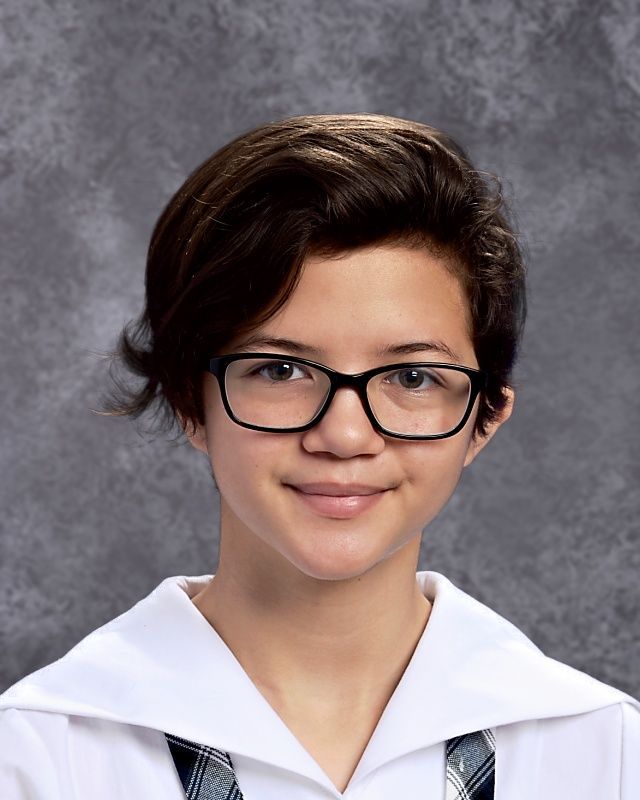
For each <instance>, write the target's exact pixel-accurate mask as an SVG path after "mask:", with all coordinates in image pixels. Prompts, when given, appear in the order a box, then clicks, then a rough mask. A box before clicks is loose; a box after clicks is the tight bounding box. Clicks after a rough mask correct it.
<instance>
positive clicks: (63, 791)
mask: <svg viewBox="0 0 640 800" xmlns="http://www.w3.org/2000/svg"><path fill="white" fill-rule="evenodd" d="M171 767H172V763H171V761H170V759H169V758H168V745H167V742H166V739H165V736H164V733H162V732H161V731H157V730H153V729H150V728H144V727H141V726H137V725H128V724H123V723H119V722H114V721H111V720H105V719H98V718H95V717H83V716H78V715H70V714H62V713H57V712H51V711H40V710H35V709H24V708H5V709H0V797H1V798H2V800H72V798H78V800H80V798H85V797H92V800H107V798H110V799H111V798H113V797H119V796H121V795H120V792H121V790H122V787H123V786H127V787H128V788H131V791H132V794H131V796H136V795H138V796H141V797H144V796H153V797H156V798H157V800H161V799H162V798H165V797H167V796H168V797H170V796H172V795H171V794H170V791H171V789H173V788H174V784H175V781H176V776H175V774H174V773H175V770H173V769H172V768H171ZM96 776H99V780H98V779H97V777H96ZM149 789H152V791H151V793H150V794H149V793H148V790H149ZM174 796H175V795H174Z"/></svg>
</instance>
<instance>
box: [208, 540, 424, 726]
mask: <svg viewBox="0 0 640 800" xmlns="http://www.w3.org/2000/svg"><path fill="white" fill-rule="evenodd" d="M234 533H235V532H234ZM253 538H254V542H253V543H252V546H253V548H254V549H253V550H247V548H246V547H244V548H243V552H244V554H245V555H244V557H243V556H242V554H241V553H240V552H234V551H236V550H237V549H238V547H240V546H241V545H240V544H239V540H238V537H236V536H235V535H234V536H230V537H228V539H227V538H226V537H225V536H224V535H223V536H222V537H221V547H220V559H219V566H218V570H217V572H216V575H215V578H214V579H213V580H212V581H211V582H210V583H209V584H208V585H207V586H206V587H205V589H203V590H202V591H201V592H199V593H198V595H196V596H195V597H194V598H193V603H194V604H195V605H196V606H197V608H198V609H199V610H200V612H201V613H202V614H203V615H204V616H205V617H206V619H207V620H208V621H209V622H210V624H211V625H212V626H213V627H214V628H215V630H216V631H217V633H218V634H219V635H220V636H221V638H222V639H223V640H224V641H225V643H226V644H227V646H228V647H229V649H230V650H231V651H232V652H233V654H234V655H235V657H236V658H237V660H238V661H239V662H240V664H241V665H242V667H243V669H244V670H245V672H247V674H248V675H249V677H250V678H251V679H252V681H253V682H254V683H255V685H256V686H257V687H258V689H259V690H260V691H261V692H262V693H263V694H264V695H265V696H266V697H267V698H268V699H270V700H272V701H274V702H275V703H276V704H277V703H283V704H285V703H286V704H287V705H289V706H291V707H292V708H294V707H295V708H304V707H307V708H308V707H309V706H310V704H313V698H316V704H318V703H320V704H322V705H323V706H325V707H329V706H333V707H335V708H344V707H345V704H346V706H348V707H349V708H350V709H352V710H353V712H354V713H358V710H362V711H364V709H366V708H371V706H372V700H373V703H374V704H375V705H377V706H379V707H380V711H381V710H382V709H384V707H385V705H386V703H387V701H388V700H389V698H390V696H391V694H393V691H394V690H395V687H396V686H397V684H398V682H399V680H400V678H401V677H402V674H403V672H404V670H405V669H406V666H407V664H408V663H409V660H410V659H411V656H412V654H413V651H414V649H415V647H416V644H417V643H418V640H419V639H420V636H421V635H422V632H423V631H424V628H425V626H426V624H427V620H428V617H429V613H430V611H431V604H430V603H429V601H428V600H427V599H426V598H425V597H424V596H423V595H422V593H421V592H420V588H419V586H418V584H417V581H416V577H415V571H416V565H417V558H418V550H419V544H420V536H419V535H417V536H416V538H415V539H414V540H411V541H410V542H409V543H408V544H407V545H405V546H404V547H403V548H401V549H400V550H398V551H396V552H395V553H393V554H392V555H391V556H389V557H388V558H386V559H385V560H383V561H381V562H379V563H378V564H376V565H375V566H374V567H372V568H371V569H370V570H368V571H367V572H366V573H364V574H362V575H358V576H357V577H355V578H350V579H346V580H320V579H316V578H312V577H309V576H308V575H305V574H304V573H302V572H301V571H300V570H298V569H297V568H295V567H294V566H293V565H292V564H291V563H290V562H288V561H286V559H284V558H282V556H280V555H279V554H274V551H273V550H270V549H269V548H266V547H265V548H262V547H261V543H258V542H256V541H255V539H256V537H253ZM247 552H252V553H253V554H254V555H255V557H253V558H247V557H246V553H247ZM275 575H277V576H278V577H277V579H275V578H274V576H275ZM374 698H375V700H374Z"/></svg>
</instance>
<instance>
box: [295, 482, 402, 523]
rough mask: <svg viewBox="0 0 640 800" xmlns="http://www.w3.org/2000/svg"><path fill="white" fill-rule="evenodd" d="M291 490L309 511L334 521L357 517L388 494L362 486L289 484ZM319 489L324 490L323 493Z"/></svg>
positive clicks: (384, 490) (374, 488) (382, 490)
mask: <svg viewBox="0 0 640 800" xmlns="http://www.w3.org/2000/svg"><path fill="white" fill-rule="evenodd" d="M289 488H290V489H291V490H292V492H293V494H294V496H295V497H296V498H297V499H298V500H299V501H300V502H301V503H302V505H303V506H304V508H306V509H307V510H308V511H312V512H313V513H314V514H317V515H320V516H322V517H330V518H333V519H351V518H352V517H357V516H358V515H359V514H362V513H364V512H365V511H368V510H369V509H370V508H372V507H373V506H374V505H376V504H377V503H379V502H380V501H381V500H382V498H383V497H385V496H386V492H387V490H386V489H378V488H377V487H375V486H363V485H362V484H340V485H338V484H335V483H333V484H326V483H324V484H318V483H315V484H300V485H298V486H292V485H290V484H289ZM311 488H313V489H314V491H311ZM318 489H322V493H320V492H318V491H317V490H318ZM344 492H349V494H343V493H344Z"/></svg>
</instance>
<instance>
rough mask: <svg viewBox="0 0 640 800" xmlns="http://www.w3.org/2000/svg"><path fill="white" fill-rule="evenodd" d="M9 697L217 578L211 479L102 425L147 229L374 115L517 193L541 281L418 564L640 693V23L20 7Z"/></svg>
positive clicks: (9, 41)
mask: <svg viewBox="0 0 640 800" xmlns="http://www.w3.org/2000/svg"><path fill="white" fill-rule="evenodd" d="M0 15H1V17H0V19H1V22H2V47H1V48H0V52H1V54H2V55H1V56H0V58H1V59H2V66H3V72H2V103H1V106H0V113H1V114H2V136H3V143H2V161H1V175H0V180H1V192H2V217H3V222H2V291H1V293H0V308H1V317H0V331H1V335H2V348H1V349H0V384H1V386H0V411H1V413H0V427H1V430H0V434H1V437H2V438H1V441H2V447H1V448H0V468H1V470H2V480H1V482H0V508H1V513H0V526H1V530H0V618H1V625H0V637H1V638H2V641H1V643H0V691H2V690H4V689H5V688H6V687H7V686H9V685H10V684H11V683H13V682H14V681H16V680H17V679H18V678H20V677H22V676H23V675H25V674H27V673H29V672H32V671H33V670H35V669H37V668H39V667H41V666H43V665H45V664H47V663H50V662H51V661H53V660H54V659H56V658H58V657H60V656H61V655H63V654H64V653H65V652H66V651H67V650H68V649H69V648H70V647H71V646H72V645H74V644H75V643H76V642H78V641H79V640H80V639H81V638H82V637H83V636H84V635H86V634H87V633H89V632H90V631H92V630H94V629H95V628H96V627H98V626H99V625H102V624H103V623H104V622H106V621H107V620H109V619H111V618H113V617H114V616H116V615H117V614H119V613H121V612H123V611H125V610H126V609H128V608H130V607H131V606H132V605H133V604H134V603H135V602H137V601H138V600H139V599H141V598H142V597H144V596H145V595H146V594H148V592H149V591H151V589H153V588H154V587H155V586H156V585H157V584H158V583H159V582H160V581H161V580H162V579H163V578H165V577H167V576H169V575H179V574H186V575H201V574H204V573H211V572H214V571H215V567H216V563H217V529H218V498H217V496H216V494H215V492H214V490H213V486H212V484H211V480H210V476H209V465H208V462H207V461H206V459H205V457H204V456H202V455H201V454H198V453H196V452H195V451H194V450H193V449H192V448H191V447H190V446H189V445H188V444H186V443H185V444H182V445H179V446H175V445H171V444H170V443H168V442H167V441H163V440H161V439H157V440H155V441H151V442H147V441H145V439H143V438H141V437H140V436H139V435H138V434H137V433H136V431H135V428H134V426H133V424H132V423H131V422H130V421H127V420H118V419H107V418H102V417H98V416H95V415H94V414H92V413H91V412H90V410H89V409H90V408H92V407H93V408H95V407H97V405H98V404H99V402H100V397H101V395H102V394H103V393H104V391H105V390H106V389H107V388H108V383H107V374H106V366H105V364H104V362H103V361H101V360H100V359H99V358H98V357H97V356H95V355H93V353H94V352H100V351H106V350H109V349H110V348H111V347H113V345H114V344H115V338H116V336H117V334H118V332H119V331H120V329H121V327H122V326H123V324H124V323H125V322H127V321H128V320H129V319H131V318H132V317H134V316H136V315H137V314H138V313H139V311H140V310H141V308H142V302H143V280H144V263H145V253H146V248H147V244H148V241H149V236H150V234H151V229H152V226H153V224H154V222H155V220H156V218H157V216H158V215H159V213H160V211H161V210H162V208H163V207H164V205H165V204H166V203H167V201H168V200H169V198H170V196H171V195H172V194H173V192H174V191H175V190H176V189H177V188H178V187H179V185H180V184H181V183H182V181H183V180H184V179H185V177H186V176H187V174H188V173H189V172H191V171H192V170H193V169H194V168H195V167H196V166H197V165H198V164H200V163H201V162H202V161H203V160H204V159H205V158H206V157H207V156H209V155H210V154H211V153H212V152H213V151H214V150H215V149H217V148H218V147H220V146H221V145H222V144H224V143H226V142H227V141H228V140H229V139H231V138H232V137H235V136H237V135H238V134H240V133H242V132H245V131H247V130H249V129H251V128H253V127H255V126H257V125H259V124H262V123H264V122H267V121H269V120H274V119H280V118H282V117H285V116H290V115H294V114H304V113H338V112H356V111H367V112H374V113H385V114H392V115H396V116H400V117H406V118H410V119H416V120H420V121H424V122H428V123H431V124H433V125H435V126H437V127H441V128H443V129H444V130H446V131H447V132H449V133H451V134H452V135H453V136H454V137H456V138H458V139H459V140H460V141H461V143H462V144H463V145H464V146H465V147H466V148H467V150H468V152H469V154H470V156H471V158H472V160H473V161H474V162H475V163H476V165H477V166H478V167H480V168H481V169H487V170H491V171H495V172H497V173H498V174H499V175H502V176H504V177H505V179H506V180H505V190H506V194H507V196H508V198H509V199H510V200H511V202H512V204H513V207H514V209H515V211H516V214H517V220H518V227H519V229H520V231H521V233H522V235H523V240H524V246H525V250H526V254H527V262H528V268H529V316H528V321H527V328H526V334H525V341H524V347H523V351H522V356H521V360H520V363H519V365H518V368H517V370H516V376H515V377H516V381H517V385H518V388H517V391H516V405H515V410H514V414H513V416H512V417H511V419H510V420H509V422H508V423H507V424H506V425H505V426H504V427H503V428H502V429H501V430H500V431H499V433H498V434H497V436H496V438H495V439H494V440H493V442H492V443H491V444H490V446H489V447H488V448H487V449H485V450H484V451H483V452H482V454H481V455H480V457H479V458H478V459H477V460H476V461H475V462H474V464H473V465H472V466H471V467H470V468H469V469H468V470H465V471H464V472H463V476H462V481H461V483H460V485H459V487H458V490H457V492H456V494H455V495H454V497H453V498H452V500H451V501H450V503H449V505H448V506H447V507H446V508H445V509H444V510H443V512H442V513H441V514H440V516H439V517H438V518H437V519H436V520H435V521H434V522H433V523H432V524H431V525H430V526H429V527H428V529H427V530H426V531H425V533H424V537H423V548H422V554H421V562H420V569H433V570H437V571H439V572H442V573H444V574H445V575H447V576H448V577H449V578H450V579H451V580H453V581H454V582H455V583H456V584H457V585H458V586H460V587H461V588H462V589H464V590H465V591H467V592H469V593H470V594H472V595H473V596H475V597H477V598H478V599H479V600H481V601H483V602H485V603H487V604H488V605H490V606H491V607H492V608H494V609H495V610H496V611H498V612H499V613H500V614H502V615H504V616H505V617H507V618H508V619H510V620H511V621H512V622H514V623H515V624H516V625H517V626H519V627H521V628H522V629H523V630H524V631H525V632H526V633H527V634H528V635H529V636H530V637H531V638H532V639H533V640H534V641H535V642H536V644H538V646H540V647H541V648H542V649H543V650H544V651H545V652H546V653H547V654H548V655H551V656H553V657H555V658H557V659H559V660H561V661H564V662H567V663H569V664H571V665H573V666H575V667H577V668H579V669H582V670H584V671H586V672H588V673H590V674H591V675H594V676H595V677H597V678H600V679H601V680H603V681H605V682H607V683H611V684H613V685H615V686H617V687H619V688H621V689H623V690H626V691H628V692H630V693H632V694H633V695H635V696H636V697H637V696H640V673H639V670H638V666H637V665H638V664H640V634H639V623H638V620H639V619H640V582H639V581H638V575H639V574H640V542H639V535H638V524H639V523H638V520H639V519H640V514H639V510H640V509H639V505H640V502H639V492H638V485H639V472H640V470H639V456H638V452H639V450H640V448H639V446H638V445H639V439H638V429H639V425H638V423H639V419H638V397H639V396H640V386H639V383H640V381H639V377H640V368H639V367H638V364H639V363H640V325H639V322H638V319H639V315H638V307H639V305H640V297H639V294H640V290H639V287H638V280H637V275H638V252H639V250H640V232H639V229H638V227H639V226H638V217H637V214H638V208H640V191H639V188H638V175H639V174H640V156H639V153H638V143H639V141H640V139H639V133H640V124H639V123H640V103H639V94H640V60H639V59H638V52H639V51H640V22H639V17H640V15H639V14H638V7H637V3H635V2H634V1H633V0H619V1H618V2H615V1H614V0H611V2H592V1H591V0H562V2H558V1H557V0H544V1H541V2H537V3H528V2H525V0H522V1H521V2H506V1H505V2H498V1H497V0H494V2H471V0H466V2H459V3H450V2H445V0H439V2H436V1H434V2H427V1H426V0H399V1H398V2H376V1H375V0H353V2H350V3H343V2H338V0H324V2H317V0H281V1H278V0H264V1H262V2H261V1H260V0H220V1H219V2H208V3H206V2H193V1H192V0H183V2H179V3H178V2H176V3H173V2H168V1H167V0H136V2H116V0H73V2H64V1H63V0H55V2H54V1H53V0H51V2H45V1H44V0H8V1H7V2H5V3H4V5H3V9H2V11H1V12H0Z"/></svg>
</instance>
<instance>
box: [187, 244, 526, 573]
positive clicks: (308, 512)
mask: <svg viewBox="0 0 640 800" xmlns="http://www.w3.org/2000/svg"><path fill="white" fill-rule="evenodd" d="M469 326H470V323H469V312H468V307H467V303H466V300H465V297H464V295H463V292H462V289H461V287H460V284H459V282H458V281H457V279H456V278H455V277H453V276H452V275H451V274H450V273H449V272H448V271H447V269H446V267H445V265H444V262H443V261H442V260H441V259H439V258H438V257H436V256H434V255H432V254H431V253H430V252H429V251H427V250H426V249H424V248H422V249H417V248H416V249H414V248H407V247H404V246H400V245H383V246H377V247H370V248H363V249H358V250H354V251H349V252H347V253H346V254H344V255H342V256H341V257H339V258H331V259H325V258H322V257H319V256H313V257H310V258H309V259H308V260H307V261H306V263H305V265H304V268H303V273H302V277H301V279H300V283H299V284H298V286H297V288H296V290H295V292H294V293H293V294H292V295H291V297H290V298H289V300H288V301H287V303H286V305H285V306H284V307H283V308H282V309H281V310H280V312H279V313H278V314H277V315H276V316H274V317H273V318H272V319H270V320H268V321H267V322H266V323H264V324H263V325H262V326H261V327H260V328H259V329H258V330H257V331H254V332H252V334H251V336H252V337H254V336H256V335H257V334H261V335H263V336H269V337H278V338H286V339H289V340H294V341H296V342H302V343H305V344H307V345H310V346H313V347H315V348H318V349H319V350H320V351H321V353H320V354H317V353H313V354H312V353H297V355H299V356H301V357H306V358H309V359H311V360H313V361H318V362H320V363H323V364H325V365H326V366H329V367H332V368H333V369H336V370H338V371H340V372H346V373H356V372H363V371H365V370H368V369H372V368H373V367H377V366H383V365H384V364H389V363H401V362H403V361H406V362H411V361H440V362H442V361H445V362H450V363H457V364H460V365H463V366H469V367H474V368H478V362H477V360H476V357H475V354H474V350H473V345H472V342H471V338H470V335H469V334H470V331H469ZM247 338H248V336H247V337H245V338H244V339H241V338H238V339H236V340H234V341H233V342H231V343H230V345H229V347H227V348H226V349H225V351H224V352H226V353H232V352H242V350H243V349H244V350H245V351H246V352H254V351H255V352H265V353H268V352H277V353H285V354H287V353H288V351H287V349H285V348H282V347H278V348H274V347H273V346H271V347H269V346H258V345H255V344H253V345H250V346H248V347H244V348H243V346H242V345H243V342H244V341H246V339H247ZM434 340H438V341H440V342H443V343H445V344H446V345H447V346H448V347H449V348H450V349H451V350H452V351H453V352H454V353H455V354H456V355H457V358H456V359H452V358H451V357H449V356H446V355H443V354H442V353H441V352H434V351H433V350H428V349H425V350H421V351H418V352H415V353H412V354H409V355H401V356H398V355H394V356H391V357H389V356H388V355H387V356H386V357H382V358H380V357H378V356H377V355H376V351H377V350H378V349H381V348H383V347H386V346H389V345H396V344H401V343H407V342H416V341H419V342H432V341H434ZM221 354H222V353H212V354H211V355H212V356H213V355H221ZM290 355H291V356H292V357H293V356H295V355H296V353H293V352H291V353H290ZM204 398H205V409H206V416H205V424H204V425H203V426H201V427H200V428H198V429H197V430H196V432H195V433H194V434H193V435H192V436H190V437H189V438H190V441H191V443H192V444H193V446H194V447H196V448H197V449H198V450H200V451H202V452H203V453H206V454H207V455H208V457H209V459H210V463H211V467H212V471H213V474H214V476H215V479H216V483H217V485H218V488H219V490H220V501H221V538H222V542H223V547H222V550H221V559H222V552H224V543H225V542H226V541H230V542H232V543H233V550H234V552H235V554H236V557H238V558H241V559H246V560H249V561H251V562H255V564H256V565H257V564H261V565H264V568H265V569H268V570H269V571H270V573H271V574H273V570H274V569H275V570H278V569H279V570H289V571H291V570H294V571H297V572H298V573H302V574H304V575H307V576H309V577H311V578H315V579H321V580H341V579H348V578H354V577H357V576H359V575H362V574H364V573H365V572H367V571H369V570H371V569H373V568H375V566H376V565H377V564H380V563H381V562H384V561H386V560H387V559H393V558H397V557H398V555H397V554H399V553H401V552H403V551H405V552H406V551H407V549H410V550H411V552H412V553H414V554H415V558H416V559H417V554H418V549H419V543H420V536H421V533H422V530H423V528H424V527H425V526H426V525H428V523H429V522H430V521H431V520H432V519H433V518H434V517H435V516H436V515H437V514H438V513H439V512H440V510H441V509H442V508H443V507H444V505H445V504H446V503H447V501H448V499H449V498H450V497H451V495H452V493H453V491H454V489H455V487H456V485H457V483H458V480H459V478H460V475H461V473H462V470H463V469H464V467H466V466H468V465H469V464H470V463H471V462H472V461H473V459H474V458H475V456H476V455H477V454H478V452H479V451H480V450H481V449H482V447H484V446H485V444H486V443H487V442H488V441H489V439H490V438H491V437H492V436H493V434H494V433H495V431H496V430H497V428H498V427H499V425H500V424H501V423H502V422H503V421H504V420H506V419H507V418H508V416H509V414H510V410H511V403H512V398H511V402H510V403H509V405H508V407H507V410H506V411H505V414H504V416H503V418H502V419H501V420H500V421H498V422H497V423H496V424H495V425H494V426H493V427H492V428H491V429H490V430H489V432H488V434H487V436H486V437H484V438H482V439H479V440H474V438H473V437H472V432H473V426H474V422H475V419H476V416H477V409H478V399H476V402H475V405H474V408H473V412H472V414H471V416H470V418H469V419H468V421H467V423H466V425H465V427H464V428H463V429H462V430H461V431H459V432H458V433H457V434H456V435H454V436H452V437H450V438H447V439H439V440H431V441H408V440H406V441H405V440H401V439H394V438H392V437H388V436H385V435H384V434H381V433H379V432H378V431H376V430H374V428H373V427H372V425H371V423H370V422H369V419H368V418H367V415H366V413H365V411H364V408H363V406H362V404H361V402H360V399H359V397H358V395H357V394H356V392H355V390H354V389H351V388H342V389H339V390H338V392H337V393H336V395H335V396H334V398H333V401H332V403H331V405H330V406H329V408H328V409H327V411H326V413H325V415H324V417H323V418H322V419H321V421H320V422H319V423H317V424H316V426H315V427H313V428H311V429H310V430H308V431H303V432H301V433H269V432H261V431H253V430H249V429H247V428H243V427H241V426H240V425H238V424H236V423H235V422H233V421H232V420H231V419H230V418H229V417H228V416H227V414H226V412H225V410H224V407H223V404H222V400H221V397H220V390H219V387H218V383H217V380H216V378H215V377H214V376H213V375H211V374H208V373H207V375H206V377H205V382H204ZM320 482H321V483H333V484H346V483H358V484H364V485H366V486H369V487H377V488H381V489H383V490H384V491H382V492H380V493H377V494H376V496H375V497H374V498H373V502H370V500H368V501H366V502H365V501H363V500H359V501H358V500H356V501H353V503H354V504H355V505H356V506H357V505H358V503H360V504H362V508H361V509H360V510H359V511H358V513H353V508H351V510H347V511H346V512H345V511H344V510H342V511H341V510H337V511H336V510H335V504H336V502H337V503H341V502H342V501H331V500H325V501H323V500H322V498H320V499H319V500H317V501H314V500H313V499H312V500H311V501H310V500H309V498H308V497H307V496H303V495H302V494H301V493H300V491H298V490H296V489H294V488H292V486H299V485H301V484H309V483H320ZM348 502H349V501H345V503H346V504H348ZM332 503H333V504H334V505H333V506H332ZM366 503H369V505H368V507H367V505H366Z"/></svg>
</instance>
